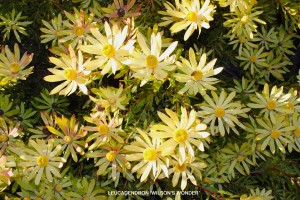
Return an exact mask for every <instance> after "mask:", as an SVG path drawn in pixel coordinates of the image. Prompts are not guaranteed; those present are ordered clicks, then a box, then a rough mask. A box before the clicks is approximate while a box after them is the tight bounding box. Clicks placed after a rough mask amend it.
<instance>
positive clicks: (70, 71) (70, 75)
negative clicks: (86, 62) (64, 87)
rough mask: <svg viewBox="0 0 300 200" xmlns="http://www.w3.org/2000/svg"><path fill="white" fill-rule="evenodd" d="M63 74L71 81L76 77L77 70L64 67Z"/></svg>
mask: <svg viewBox="0 0 300 200" xmlns="http://www.w3.org/2000/svg"><path fill="white" fill-rule="evenodd" d="M64 75H65V77H66V79H68V80H70V81H73V80H75V79H76V77H77V72H76V71H75V70H74V69H66V70H65V71H64Z"/></svg>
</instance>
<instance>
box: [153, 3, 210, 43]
mask: <svg viewBox="0 0 300 200" xmlns="http://www.w3.org/2000/svg"><path fill="white" fill-rule="evenodd" d="M168 3H169V2H168ZM175 4H176V8H175V9H174V7H171V6H169V4H164V5H165V7H166V9H167V10H166V12H164V11H163V12H159V13H160V14H163V15H168V16H171V17H172V18H163V19H164V20H167V21H169V20H172V21H175V23H174V24H173V25H172V26H171V28H170V30H171V31H172V33H177V32H179V31H182V30H184V29H186V28H187V27H188V29H187V30H186V32H185V34H184V41H186V40H187V39H188V38H189V37H190V36H191V35H192V34H193V32H194V31H195V30H196V29H198V31H199V35H200V33H201V29H202V27H203V28H206V29H208V28H210V26H209V21H212V20H213V17H212V15H213V13H214V12H215V6H213V5H211V4H210V0H205V2H204V4H203V5H202V6H201V7H200V1H198V0H191V1H188V0H182V1H181V3H180V2H179V0H176V1H175ZM168 23H169V22H167V24H168ZM159 25H160V26H162V25H166V22H162V23H160V24H159Z"/></svg>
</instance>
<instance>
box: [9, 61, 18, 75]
mask: <svg viewBox="0 0 300 200" xmlns="http://www.w3.org/2000/svg"><path fill="white" fill-rule="evenodd" d="M9 70H10V71H11V72H12V73H18V72H19V71H20V70H21V67H20V65H19V64H18V63H16V62H13V63H11V64H10V66H9Z"/></svg>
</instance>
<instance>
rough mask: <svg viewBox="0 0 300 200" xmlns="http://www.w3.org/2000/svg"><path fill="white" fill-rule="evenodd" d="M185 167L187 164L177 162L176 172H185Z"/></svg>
mask: <svg viewBox="0 0 300 200" xmlns="http://www.w3.org/2000/svg"><path fill="white" fill-rule="evenodd" d="M185 169H186V164H184V163H183V164H182V165H180V163H176V165H175V171H176V172H180V173H181V172H184V171H185Z"/></svg>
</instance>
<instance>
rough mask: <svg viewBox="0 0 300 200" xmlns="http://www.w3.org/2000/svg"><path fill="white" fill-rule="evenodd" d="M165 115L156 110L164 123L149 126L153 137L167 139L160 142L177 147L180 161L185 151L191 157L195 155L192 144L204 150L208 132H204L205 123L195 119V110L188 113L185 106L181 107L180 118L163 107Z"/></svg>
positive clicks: (164, 145)
mask: <svg viewBox="0 0 300 200" xmlns="http://www.w3.org/2000/svg"><path fill="white" fill-rule="evenodd" d="M165 111H166V113H167V115H168V116H167V115H165V114H163V113H161V112H158V116H159V118H160V119H161V120H162V122H163V123H164V124H156V125H153V126H152V127H151V132H150V135H151V136H152V137H154V138H163V139H165V138H166V139H167V140H166V141H164V142H163V143H162V146H163V147H164V148H166V147H173V148H176V147H178V150H179V152H180V158H181V161H184V160H185V158H186V151H187V152H188V153H189V155H190V156H191V157H194V156H195V153H194V149H193V147H192V145H194V146H196V147H197V148H198V149H199V150H200V151H204V144H205V142H206V141H205V139H208V136H209V133H208V132H205V131H204V130H205V129H206V127H207V126H206V125H205V124H202V123H200V122H199V121H198V120H197V119H196V111H195V110H191V111H190V114H189V115H188V113H187V110H186V108H184V107H181V116H180V119H179V118H178V116H177V113H175V112H173V111H171V110H169V109H167V108H166V109H165Z"/></svg>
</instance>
